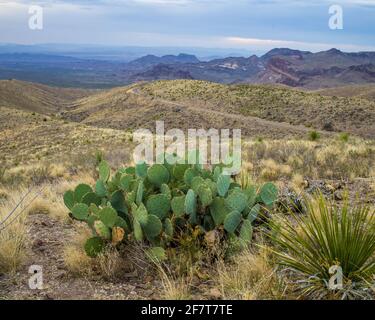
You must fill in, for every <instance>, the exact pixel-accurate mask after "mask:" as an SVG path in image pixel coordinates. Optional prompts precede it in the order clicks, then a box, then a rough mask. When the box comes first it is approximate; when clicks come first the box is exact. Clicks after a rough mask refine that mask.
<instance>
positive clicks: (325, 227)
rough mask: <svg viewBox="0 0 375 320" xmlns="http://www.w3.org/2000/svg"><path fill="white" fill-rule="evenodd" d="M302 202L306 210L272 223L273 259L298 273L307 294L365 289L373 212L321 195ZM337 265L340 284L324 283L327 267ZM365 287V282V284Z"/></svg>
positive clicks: (370, 271) (372, 252)
mask: <svg viewBox="0 0 375 320" xmlns="http://www.w3.org/2000/svg"><path fill="white" fill-rule="evenodd" d="M306 202H307V212H308V215H307V216H300V215H295V214H293V213H291V214H292V216H293V219H292V220H291V221H289V220H285V219H284V220H283V223H282V225H281V224H279V223H271V227H272V230H273V232H272V233H271V238H272V240H273V241H274V242H275V244H276V245H277V247H276V249H275V254H276V256H277V260H278V263H279V264H280V265H282V266H285V267H287V268H289V269H291V270H294V271H295V272H296V275H297V276H298V277H299V278H301V279H300V280H301V281H298V283H299V285H300V286H301V285H302V289H301V290H302V294H303V295H304V296H307V297H312V298H353V297H357V298H358V297H362V298H363V297H365V296H366V295H368V293H369V292H368V291H366V287H368V285H369V284H370V285H371V283H372V281H373V275H374V273H375V232H374V230H375V214H374V213H375V212H374V211H373V210H372V211H371V210H370V209H369V208H368V207H366V206H363V207H361V206H358V207H353V208H350V207H349V204H348V202H347V201H346V202H345V204H344V205H343V206H342V207H341V208H339V207H336V206H335V205H333V204H331V203H329V202H328V201H327V200H325V199H324V197H323V196H322V195H319V196H317V198H316V199H315V200H314V201H306ZM333 266H339V267H341V268H342V274H343V286H342V288H337V289H336V290H330V289H329V286H328V284H329V281H330V279H331V277H332V274H331V273H332V271H331V272H330V269H331V267H333ZM367 289H368V288H367Z"/></svg>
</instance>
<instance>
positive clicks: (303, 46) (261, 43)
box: [223, 37, 375, 51]
mask: <svg viewBox="0 0 375 320" xmlns="http://www.w3.org/2000/svg"><path fill="white" fill-rule="evenodd" d="M223 41H224V42H226V43H228V45H231V46H236V47H237V46H238V47H242V48H245V47H248V48H249V47H256V48H263V49H267V48H268V49H272V48H276V47H284V48H286V47H288V48H294V49H300V50H310V51H318V50H327V49H331V48H337V49H341V50H344V51H375V46H362V45H352V44H339V43H317V42H302V41H289V40H270V39H256V38H241V37H226V38H224V39H223Z"/></svg>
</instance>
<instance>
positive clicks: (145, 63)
mask: <svg viewBox="0 0 375 320" xmlns="http://www.w3.org/2000/svg"><path fill="white" fill-rule="evenodd" d="M199 62H200V61H199V60H198V58H197V57H196V56H194V55H190V54H184V53H180V54H179V55H177V56H175V55H166V56H162V57H157V56H155V55H152V54H149V55H147V56H144V57H141V58H139V59H136V60H133V61H131V62H129V63H128V64H127V68H131V69H145V68H149V67H153V66H155V65H158V64H183V63H191V64H193V63H199Z"/></svg>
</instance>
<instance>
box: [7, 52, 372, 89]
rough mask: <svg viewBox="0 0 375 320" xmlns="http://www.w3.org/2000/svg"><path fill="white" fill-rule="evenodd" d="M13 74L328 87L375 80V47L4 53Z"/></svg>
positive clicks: (91, 81) (84, 82) (97, 83)
mask: <svg viewBox="0 0 375 320" xmlns="http://www.w3.org/2000/svg"><path fill="white" fill-rule="evenodd" d="M9 78H16V79H20V80H26V81H36V82H41V83H45V84H52V85H58V86H72V87H83V88H107V87H115V86H121V85H127V84H130V83H133V82H137V81H152V80H163V79H165V80H174V79H195V80H207V81H212V82H218V83H224V84H235V83H265V84H267V83H269V84H282V85H288V86H292V87H301V88H306V89H324V88H331V87H337V86H343V85H365V84H371V83H375V52H358V53H346V52H342V51H340V50H338V49H334V48H333V49H330V50H327V51H321V52H317V53H312V52H309V51H300V50H293V49H289V48H275V49H272V50H271V51H269V52H267V53H266V54H264V55H262V56H256V55H252V56H250V57H236V56H234V57H226V58H219V59H213V60H209V61H200V60H199V59H198V58H197V57H196V56H194V55H189V54H178V55H163V56H157V55H151V54H150V55H145V56H143V57H141V58H138V59H135V60H133V61H131V62H128V63H126V62H119V61H103V60H94V59H78V58H75V57H69V56H58V55H48V54H39V55H38V54H35V53H32V54H31V53H28V54H18V53H16V54H12V53H8V54H3V55H1V54H0V79H9Z"/></svg>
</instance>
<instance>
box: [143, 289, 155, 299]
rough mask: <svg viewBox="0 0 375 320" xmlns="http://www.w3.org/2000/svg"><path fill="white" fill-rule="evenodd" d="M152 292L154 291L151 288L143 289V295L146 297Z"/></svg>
mask: <svg viewBox="0 0 375 320" xmlns="http://www.w3.org/2000/svg"><path fill="white" fill-rule="evenodd" d="M153 294H154V291H152V290H145V291H143V296H145V297H146V298H148V297H151V296H152V295H153Z"/></svg>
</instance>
